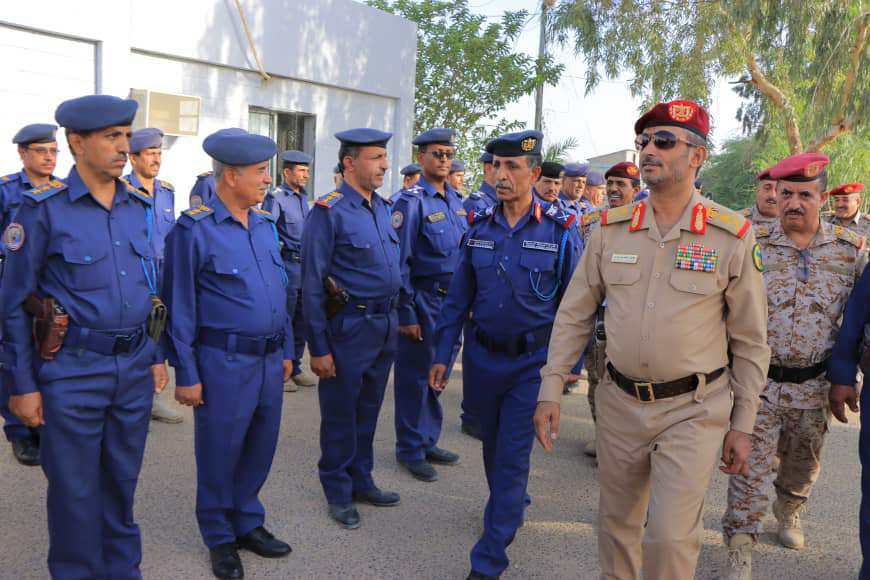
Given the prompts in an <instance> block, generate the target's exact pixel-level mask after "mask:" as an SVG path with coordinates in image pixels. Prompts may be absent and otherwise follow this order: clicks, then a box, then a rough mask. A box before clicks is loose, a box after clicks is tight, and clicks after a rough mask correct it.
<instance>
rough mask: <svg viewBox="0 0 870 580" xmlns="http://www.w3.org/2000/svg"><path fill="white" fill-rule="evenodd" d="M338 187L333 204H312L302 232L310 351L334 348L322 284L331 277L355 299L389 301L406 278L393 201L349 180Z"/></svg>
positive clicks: (318, 353)
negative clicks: (393, 220)
mask: <svg viewBox="0 0 870 580" xmlns="http://www.w3.org/2000/svg"><path fill="white" fill-rule="evenodd" d="M337 192H338V194H340V195H341V196H342V197H341V199H338V200H337V201H335V202H334V203H333V204H332V207H325V206H323V205H321V204H322V203H324V202H323V201H319V202H318V203H316V204H314V207H312V208H311V213H310V214H309V216H308V220H307V221H306V224H305V231H304V232H303V234H302V299H303V305H304V308H305V315H306V320H305V322H306V327H307V330H308V335H307V339H308V341H309V348H310V349H311V354H312V356H324V355H326V354H329V353H330V347H329V341H328V338H327V321H326V311H325V310H324V308H325V304H326V291H325V290H324V288H323V281H324V279H325V278H326V277H327V276H332V277H333V278H334V279H335V281H336V283H337V284H338V286H339V287H340V288H343V289H344V290H346V291H347V293H348V294H349V295H350V297H351V298H353V299H357V300H379V299H384V300H388V299H390V298H392V297H394V296H396V294H398V292H399V288H400V286H401V283H402V282H401V273H400V267H399V237H398V235H397V234H396V232H395V230H394V229H393V226H392V225H391V224H390V202H389V201H388V200H385V199H384V198H382V197H380V196H379V195H377V193H374V194H372V201H371V203H369V202H368V201H367V200H366V199H365V198H364V197H363V196H362V195H361V194H360V193H358V192H357V191H356V190H355V189H353V188H352V187H351V186H350V185H348V184H347V183H343V184H342V185H341V187H339V188H338V190H337ZM332 195H336V194H332ZM327 197H328V196H327Z"/></svg>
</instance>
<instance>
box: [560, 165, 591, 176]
mask: <svg viewBox="0 0 870 580" xmlns="http://www.w3.org/2000/svg"><path fill="white" fill-rule="evenodd" d="M588 171H589V165H587V164H586V163H566V164H565V177H584V176H585V175H586V173H587V172H588Z"/></svg>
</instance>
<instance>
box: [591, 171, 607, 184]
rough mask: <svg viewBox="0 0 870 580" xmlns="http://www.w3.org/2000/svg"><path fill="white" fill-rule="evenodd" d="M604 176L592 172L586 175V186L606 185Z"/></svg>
mask: <svg viewBox="0 0 870 580" xmlns="http://www.w3.org/2000/svg"><path fill="white" fill-rule="evenodd" d="M604 183H605V182H604V175H603V174H601V173H598V172H597V171H590V172H589V173H587V174H586V185H604Z"/></svg>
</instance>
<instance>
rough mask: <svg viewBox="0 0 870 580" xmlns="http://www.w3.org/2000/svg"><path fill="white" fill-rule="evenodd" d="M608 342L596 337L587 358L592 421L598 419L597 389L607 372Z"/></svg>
mask: <svg viewBox="0 0 870 580" xmlns="http://www.w3.org/2000/svg"><path fill="white" fill-rule="evenodd" d="M606 345H607V343H606V342H605V341H603V340H598V339H595V340H593V341H592V345H591V346H590V347H589V353H588V354H589V358H587V359H586V376H587V377H588V381H589V392H588V393H587V395H586V398H587V400H588V401H589V410H590V411H591V412H592V421H593V422H594V421H597V415H596V414H595V390H596V389H597V388H598V383H600V382H601V380H602V379H603V378H604V373H606V372H607V369H606V367H605V364H606V361H605V358H604V350H605V346H606Z"/></svg>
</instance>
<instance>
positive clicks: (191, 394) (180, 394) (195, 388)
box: [175, 383, 205, 407]
mask: <svg viewBox="0 0 870 580" xmlns="http://www.w3.org/2000/svg"><path fill="white" fill-rule="evenodd" d="M175 400H176V401H178V402H179V403H181V404H182V405H187V406H188V407H199V406H200V405H203V404H205V401H203V400H202V383H196V384H195V385H192V386H189V387H179V386H177V385H176V387H175Z"/></svg>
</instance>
